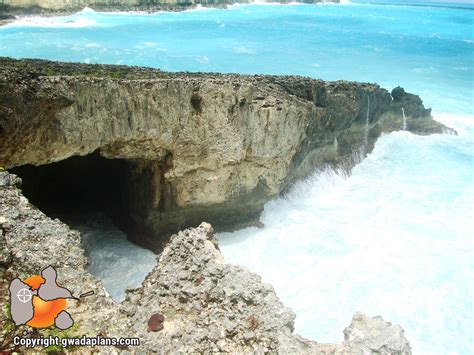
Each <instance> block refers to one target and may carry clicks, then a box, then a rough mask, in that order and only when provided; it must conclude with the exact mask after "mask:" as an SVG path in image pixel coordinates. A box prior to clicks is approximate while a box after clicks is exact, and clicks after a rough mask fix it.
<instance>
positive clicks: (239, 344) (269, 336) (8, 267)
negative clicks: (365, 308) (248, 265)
mask: <svg viewBox="0 0 474 355" xmlns="http://www.w3.org/2000/svg"><path fill="white" fill-rule="evenodd" d="M0 181H10V182H11V183H8V184H3V185H2V186H0V245H1V254H0V277H1V279H0V305H1V306H2V309H3V310H5V307H6V305H7V303H8V290H7V289H8V284H9V283H10V282H11V280H12V279H14V278H15V277H19V278H20V279H24V278H25V277H28V276H31V275H34V274H37V273H38V272H39V271H40V270H41V269H43V268H44V267H45V266H47V265H52V266H54V267H55V268H56V270H57V271H58V282H59V284H60V285H61V286H64V287H67V288H68V289H69V290H71V291H72V293H73V294H74V295H75V296H78V295H79V294H80V293H82V292H87V291H94V295H92V296H89V297H86V298H84V299H82V300H81V301H72V300H71V301H69V302H68V308H67V311H68V313H70V314H71V316H72V318H73V319H74V321H75V324H76V326H75V329H74V330H73V331H72V332H70V333H69V334H70V335H72V336H76V337H80V336H82V335H87V336H97V335H101V336H108V337H111V336H116V337H138V338H140V340H141V344H140V346H139V347H138V348H132V347H130V348H126V349H124V348H107V347H101V348H96V349H95V351H100V352H102V353H104V354H109V353H112V352H114V353H120V352H123V353H129V352H134V353H150V352H160V353H168V352H171V353H176V352H178V351H181V352H185V353H210V352H232V353H235V352H241V353H243V352H245V353H250V352H252V353H254V352H259V353H264V352H272V353H277V352H278V353H282V354H305V353H307V354H341V355H342V354H369V353H375V352H376V353H381V354H410V353H411V352H410V347H409V345H408V341H407V340H406V339H405V337H404V335H403V331H402V330H401V328H400V327H399V326H394V325H391V324H390V323H386V322H384V321H383V320H382V319H381V318H380V317H375V318H369V317H365V316H363V315H361V314H356V315H355V316H354V319H353V321H352V323H351V325H350V326H349V327H348V328H347V329H346V330H345V340H344V342H343V343H342V344H320V343H317V342H314V341H310V340H307V339H303V338H301V337H299V336H298V335H295V334H294V333H293V328H294V318H295V316H294V313H293V312H292V311H291V310H290V309H288V308H286V307H285V306H284V305H283V304H282V303H281V301H280V300H279V299H278V297H277V296H276V294H275V291H274V290H273V288H272V286H271V285H268V284H265V283H263V282H262V281H261V278H260V277H259V276H258V275H256V274H254V273H252V272H250V271H248V270H246V269H245V268H242V267H239V266H233V265H227V264H225V262H224V260H223V257H222V255H221V253H220V251H219V249H218V245H217V240H216V238H215V236H214V233H213V230H212V227H211V226H210V225H209V224H207V223H202V224H201V225H200V226H199V227H198V228H195V229H188V230H185V231H183V232H179V233H178V234H176V235H174V236H173V237H172V238H171V240H170V242H169V243H168V244H167V246H166V247H165V248H164V250H163V253H162V254H161V255H160V257H159V262H158V264H157V266H156V267H155V268H154V269H153V271H152V272H151V273H150V274H149V275H148V276H147V278H146V279H145V281H144V282H143V285H142V286H141V287H140V288H137V289H135V290H129V291H127V297H126V299H125V301H124V302H122V303H121V304H117V303H115V302H113V301H112V300H111V298H110V297H109V295H108V294H107V293H106V292H105V291H104V289H103V287H102V285H101V283H100V282H99V281H98V280H96V279H95V278H94V277H93V276H91V275H90V274H89V273H88V272H87V270H86V268H85V266H86V262H87V260H86V258H85V257H84V251H83V249H82V246H81V244H80V235H79V233H78V232H76V231H73V230H71V229H70V228H69V227H68V226H66V225H65V224H63V223H62V222H60V221H59V220H57V219H55V220H53V219H50V218H49V217H47V216H46V215H44V214H43V213H41V212H40V211H38V210H37V209H36V208H35V207H34V206H32V205H31V204H29V203H28V201H27V200H26V198H24V197H23V196H22V195H21V192H20V190H19V189H18V184H19V180H18V178H16V177H14V176H12V175H11V174H9V173H7V172H0ZM315 316H317V315H315ZM150 319H151V322H150ZM7 324H8V326H7ZM2 325H3V327H2V329H1V330H0V351H12V350H15V351H26V350H27V349H22V348H21V347H14V346H13V344H12V339H13V336H14V335H16V334H19V333H21V332H22V331H23V330H27V329H28V328H27V327H24V326H23V327H19V328H15V327H14V326H12V322H11V320H9V319H8V314H6V313H2ZM47 334H48V333H46V332H45V331H43V330H39V335H47ZM30 350H31V349H30ZM35 350H41V349H40V348H38V349H35ZM73 350H75V351H78V349H73ZM79 351H81V352H83V351H90V349H89V348H80V349H79Z"/></svg>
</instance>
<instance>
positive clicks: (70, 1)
mask: <svg viewBox="0 0 474 355" xmlns="http://www.w3.org/2000/svg"><path fill="white" fill-rule="evenodd" d="M236 2H238V3H249V2H251V1H250V0H239V1H234V0H3V1H2V2H1V3H0V10H1V6H2V5H3V6H4V10H5V11H8V12H18V13H22V14H27V13H32V12H61V11H64V12H67V11H76V10H80V9H82V8H84V7H86V6H87V7H92V8H94V9H97V10H116V11H128V10H145V11H146V10H150V11H153V10H157V9H180V8H188V7H192V6H196V5H199V4H200V5H204V6H225V5H227V4H234V3H236ZM276 2H282V3H284V2H288V1H285V0H278V1H276ZM297 2H302V3H319V2H337V3H338V2H339V0H297Z"/></svg>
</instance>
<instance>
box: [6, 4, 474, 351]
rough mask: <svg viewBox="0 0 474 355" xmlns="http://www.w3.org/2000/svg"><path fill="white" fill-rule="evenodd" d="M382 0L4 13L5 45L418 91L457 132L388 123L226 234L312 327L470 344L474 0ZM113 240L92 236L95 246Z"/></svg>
mask: <svg viewBox="0 0 474 355" xmlns="http://www.w3.org/2000/svg"><path fill="white" fill-rule="evenodd" d="M374 2H378V4H368V3H345V4H341V5H333V4H324V5H296V4H294V5H293V4H290V5H276V4H251V5H234V6H231V7H230V8H229V9H227V10H224V9H203V8H201V9H196V10H191V11H185V12H181V13H169V12H159V13H155V14H140V13H134V14H129V13H96V12H93V11H91V10H88V9H85V10H84V11H82V12H80V13H77V14H75V15H72V16H66V17H55V18H37V17H30V18H22V19H20V20H18V21H16V22H15V23H13V24H10V25H7V26H3V27H0V55H2V56H11V57H15V58H24V57H29V58H44V59H53V60H63V61H79V62H85V63H112V64H114V63H117V64H130V65H132V64H133V65H146V66H152V67H157V68H161V69H164V70H169V71H212V72H235V73H266V74H298V75H305V76H310V77H314V78H321V79H328V80H337V79H344V80H356V81H368V82H377V83H379V84H380V85H381V86H383V87H386V88H388V89H391V88H393V87H395V86H397V85H401V86H403V87H405V88H406V89H407V90H408V91H411V92H414V93H416V94H419V95H420V96H421V97H422V99H423V100H424V102H425V104H426V105H427V106H429V107H432V108H433V112H434V116H435V118H436V119H438V120H440V121H442V122H443V123H445V124H447V125H449V126H451V127H453V128H455V129H456V130H457V131H458V133H459V135H458V136H452V135H433V136H429V137H419V136H415V135H412V134H410V133H407V132H397V133H393V134H390V135H387V136H384V137H382V138H381V139H379V141H378V142H377V144H376V147H375V149H374V151H373V153H372V154H370V155H369V156H368V157H367V158H366V159H365V160H364V161H362V162H361V163H360V164H359V165H357V166H356V167H355V169H354V171H353V174H352V175H351V176H350V177H343V176H341V175H340V174H338V173H337V172H334V171H325V172H322V173H321V172H319V173H317V174H315V175H314V176H313V177H311V178H310V179H308V180H307V181H304V182H300V183H298V184H297V185H296V186H295V188H294V190H293V191H292V192H291V193H290V194H289V195H288V196H285V197H282V198H278V199H276V200H274V201H272V202H270V203H268V204H267V205H266V206H265V211H264V213H263V216H262V222H263V223H264V224H265V228H263V229H256V228H247V229H244V230H241V231H238V232H235V233H223V234H221V235H220V236H219V239H220V242H221V245H222V251H223V254H224V256H225V258H226V260H228V261H229V262H233V263H238V264H241V265H244V266H247V267H248V268H250V269H251V270H254V271H257V272H258V273H260V275H262V277H263V279H264V280H265V281H268V282H271V283H272V284H273V285H274V287H275V289H276V291H277V293H278V295H279V296H280V297H281V299H282V300H283V302H284V303H285V304H286V305H288V306H290V307H291V308H293V310H295V312H296V315H297V318H296V331H297V332H298V333H300V334H301V335H303V336H305V337H308V338H312V339H316V340H318V341H322V342H323V341H324V342H326V341H327V342H329V341H331V342H333V341H341V340H342V329H343V328H344V327H345V326H347V325H348V324H349V322H350V318H351V316H352V314H353V313H354V312H356V311H363V312H365V313H367V314H368V315H378V314H381V315H383V316H384V318H385V319H387V320H390V321H391V322H394V323H399V324H401V325H402V326H403V328H404V329H405V334H406V336H407V338H408V339H409V340H410V342H411V344H412V346H413V349H414V351H415V353H418V354H471V353H473V352H474V345H473V332H474V326H473V322H474V305H473V298H474V282H473V279H474V263H473V261H472V260H473V259H474V250H473V249H474V239H473V235H474V230H473V227H472V220H473V219H474V110H473V100H474V97H473V95H474V87H473V86H474V6H473V5H472V4H469V3H467V4H466V3H464V4H458V3H452V2H449V3H443V2H433V3H429V2H426V1H411V2H410V5H406V3H407V2H404V3H405V4H401V1H397V2H396V4H394V1H392V3H391V4H387V3H388V1H382V0H379V1H374ZM91 233H92V232H91ZM107 233H108V232H107ZM98 236H100V233H98ZM92 239H93V238H91V240H92ZM118 240H122V241H123V242H122V243H123V248H131V247H132V246H130V245H128V244H126V243H127V242H126V241H125V239H124V238H118V239H117V243H119V241H118ZM117 243H115V244H114V245H115V247H114V248H115V249H114V250H115V252H116V254H117V255H120V257H121V258H125V256H124V255H126V253H118V252H117ZM119 249H120V248H119ZM110 253H111V252H110V250H108V249H107V245H106V244H104V243H98V245H97V250H96V252H94V253H91V258H105V257H106V256H107V255H109V254H110ZM133 255H134V256H133V261H132V262H133V263H134V264H135V263H136V260H139V259H140V257H139V254H137V253H134V254H133ZM137 255H138V256H137ZM144 255H145V254H144ZM146 260H147V261H146V262H145V263H144V264H143V267H144V268H150V267H151V264H152V263H150V258H149V256H148V255H147V256H146ZM101 265H102V264H101ZM119 272H122V271H119ZM98 273H99V274H100V272H98ZM100 276H101V277H103V278H105V279H107V278H109V277H110V278H113V277H115V276H110V275H108V274H104V273H103V274H102V275H100ZM135 283H136V280H135ZM132 284H133V282H132ZM110 292H111V293H112V295H113V296H114V297H116V298H117V299H120V298H121V297H123V294H122V293H121V291H117V290H115V289H111V290H110Z"/></svg>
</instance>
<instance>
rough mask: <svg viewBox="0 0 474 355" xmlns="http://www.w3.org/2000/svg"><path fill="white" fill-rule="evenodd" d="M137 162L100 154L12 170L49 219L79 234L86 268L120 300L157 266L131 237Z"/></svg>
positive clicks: (151, 252)
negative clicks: (131, 202)
mask: <svg viewBox="0 0 474 355" xmlns="http://www.w3.org/2000/svg"><path fill="white" fill-rule="evenodd" d="M133 164H134V163H133V161H129V160H124V159H106V158H104V157H102V156H101V155H100V154H99V153H98V152H94V153H92V154H89V155H86V156H75V157H71V158H68V159H65V160H62V161H60V162H56V163H50V164H45V165H40V166H33V165H24V166H20V167H16V168H13V169H11V170H10V172H12V173H13V174H15V175H18V176H19V177H20V178H21V179H22V185H21V189H22V192H23V195H24V196H26V197H27V198H28V200H29V201H30V202H31V203H32V204H33V205H34V206H36V207H37V208H39V209H40V210H41V211H42V212H44V213H45V214H46V215H48V216H49V217H58V218H59V219H61V221H62V222H64V223H66V224H68V225H69V226H70V227H71V228H73V229H75V230H77V231H79V232H80V233H81V243H82V246H83V248H84V251H85V254H86V256H87V259H88V271H89V272H90V273H91V274H92V275H94V276H96V277H97V278H99V279H101V281H102V283H103V285H104V287H105V288H106V290H107V291H108V292H109V294H110V295H111V296H112V298H114V299H115V300H116V301H122V300H123V299H124V298H125V290H126V289H127V288H136V287H138V286H140V285H141V282H142V281H143V280H144V278H145V276H146V275H147V274H148V273H149V272H150V271H151V270H152V269H153V267H154V266H155V265H156V255H155V253H154V252H153V251H151V250H148V249H145V248H142V247H141V246H139V245H137V244H136V243H135V242H134V241H133V239H131V238H129V236H130V234H129V233H127V232H129V231H130V226H131V225H132V223H131V212H130V207H129V206H130V196H131V195H130V194H131V193H130V184H131V174H132V170H133Z"/></svg>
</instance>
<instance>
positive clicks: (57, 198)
mask: <svg viewBox="0 0 474 355" xmlns="http://www.w3.org/2000/svg"><path fill="white" fill-rule="evenodd" d="M128 169H129V163H128V162H127V161H126V160H123V159H106V158H104V157H102V156H100V155H99V154H98V152H94V153H92V154H89V155H86V156H74V157H71V158H68V159H65V160H62V161H59V162H55V163H50V164H45V165H39V166H34V165H23V166H19V167H16V168H13V169H11V170H10V171H11V172H12V173H13V174H15V175H18V176H19V177H20V178H21V179H22V187H21V189H22V191H23V194H24V195H25V196H26V197H27V198H28V200H29V201H30V202H31V203H32V204H33V205H35V206H36V207H37V208H39V209H40V210H41V211H42V212H43V213H45V214H46V215H48V216H80V215H92V214H104V215H106V216H107V217H108V218H110V219H111V220H112V221H113V223H114V224H116V225H117V227H119V228H120V229H122V230H126V229H127V222H128V216H129V211H128V207H127V206H128V189H127V176H128V171H129V170H128Z"/></svg>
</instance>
